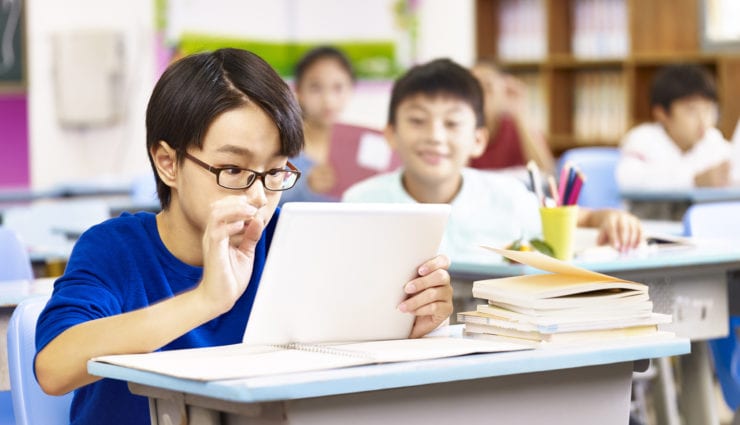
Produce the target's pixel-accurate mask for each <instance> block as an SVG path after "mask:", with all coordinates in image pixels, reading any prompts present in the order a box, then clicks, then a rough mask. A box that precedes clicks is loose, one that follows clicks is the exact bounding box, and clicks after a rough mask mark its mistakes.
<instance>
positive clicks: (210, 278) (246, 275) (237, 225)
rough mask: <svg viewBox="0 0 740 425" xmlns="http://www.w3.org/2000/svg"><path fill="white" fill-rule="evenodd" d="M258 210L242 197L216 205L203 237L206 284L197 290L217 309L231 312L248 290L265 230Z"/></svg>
mask: <svg viewBox="0 0 740 425" xmlns="http://www.w3.org/2000/svg"><path fill="white" fill-rule="evenodd" d="M257 212H258V209H257V208H256V207H254V206H252V205H250V204H249V202H248V201H247V199H245V198H244V197H243V196H228V197H226V198H223V199H220V200H218V201H216V202H214V203H213V205H212V206H211V214H210V216H209V218H208V223H207V225H206V229H205V231H204V233H203V280H202V281H201V283H200V285H199V287H198V290H201V291H202V293H203V296H204V299H205V300H206V301H207V302H209V303H210V304H209V305H210V306H212V307H213V308H214V309H215V313H216V314H222V313H223V312H226V311H228V310H229V309H231V307H232V306H233V305H234V303H235V302H236V300H237V299H239V297H240V296H241V295H242V294H243V293H244V291H245V290H246V289H247V284H248V283H249V279H250V278H251V276H252V267H253V265H254V252H255V247H256V246H257V243H258V242H259V240H260V237H261V236H262V231H263V229H264V228H265V222H264V219H263V218H262V217H261V216H260V215H259V214H258V213H257Z"/></svg>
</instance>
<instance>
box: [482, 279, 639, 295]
mask: <svg viewBox="0 0 740 425" xmlns="http://www.w3.org/2000/svg"><path fill="white" fill-rule="evenodd" d="M610 289H614V290H620V289H621V290H626V291H636V292H647V286H646V285H644V284H642V283H636V282H628V281H623V280H618V279H614V280H604V279H601V278H599V277H598V276H597V280H594V278H593V277H588V276H581V275H566V274H535V275H523V276H513V277H502V278H495V279H486V280H478V281H475V282H473V296H474V297H476V298H481V297H480V296H479V295H486V296H485V297H483V298H487V299H494V298H488V296H492V297H495V296H497V295H506V296H511V297H516V298H524V299H535V298H540V299H542V298H554V297H562V296H568V295H574V294H586V293H588V292H592V291H604V290H610ZM594 295H598V294H594ZM603 295H605V296H607V295H611V294H610V293H604V294H603Z"/></svg>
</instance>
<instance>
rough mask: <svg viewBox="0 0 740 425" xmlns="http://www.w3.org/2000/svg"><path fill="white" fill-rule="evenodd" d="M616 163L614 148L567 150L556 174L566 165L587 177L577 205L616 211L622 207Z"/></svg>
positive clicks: (617, 152) (559, 162)
mask: <svg viewBox="0 0 740 425" xmlns="http://www.w3.org/2000/svg"><path fill="white" fill-rule="evenodd" d="M618 161H619V149H618V148H616V147H607V146H596V147H582V148H573V149H569V150H567V151H565V152H563V154H562V155H561V156H560V158H559V159H558V163H557V173H558V174H557V175H560V170H562V169H563V167H564V166H565V164H566V163H570V164H571V165H575V166H577V167H578V168H579V169H580V170H581V172H583V174H584V175H585V177H586V180H585V181H584V183H583V187H582V189H581V193H580V196H579V198H578V205H580V206H583V207H588V208H619V209H623V208H624V204H623V202H622V199H621V197H620V196H619V186H618V185H617V179H616V177H615V175H614V173H615V170H616V168H617V162H618Z"/></svg>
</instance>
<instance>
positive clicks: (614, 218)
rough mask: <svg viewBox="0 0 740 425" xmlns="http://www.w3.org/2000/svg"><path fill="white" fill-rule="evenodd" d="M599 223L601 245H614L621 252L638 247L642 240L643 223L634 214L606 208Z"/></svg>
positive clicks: (598, 241)
mask: <svg viewBox="0 0 740 425" xmlns="http://www.w3.org/2000/svg"><path fill="white" fill-rule="evenodd" d="M600 213H601V214H603V215H602V217H601V220H600V221H601V223H600V224H599V236H598V238H597V240H596V241H597V243H598V244H599V245H607V244H609V245H612V246H613V247H614V248H616V249H617V250H619V251H620V252H625V251H629V250H630V249H634V248H637V247H638V245H639V244H640V241H642V238H643V231H642V223H640V220H639V219H638V218H637V217H635V216H634V215H632V214H630V213H627V212H624V211H618V210H604V211H603V212H600Z"/></svg>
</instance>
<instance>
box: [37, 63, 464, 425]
mask: <svg viewBox="0 0 740 425" xmlns="http://www.w3.org/2000/svg"><path fill="white" fill-rule="evenodd" d="M146 126H147V149H148V152H149V159H150V162H151V165H152V168H153V170H154V172H155V177H156V182H157V194H158V196H159V199H160V202H161V205H162V211H161V212H160V213H159V214H157V215H156V216H155V215H153V214H151V213H136V214H123V215H122V216H121V217H118V218H114V219H111V220H108V221H106V222H104V223H102V224H100V225H97V226H94V227H93V228H91V229H89V230H88V231H87V232H85V233H84V234H83V235H82V236H81V237H80V239H79V241H78V243H77V244H76V245H75V248H74V251H73V252H72V256H71V258H70V260H69V263H68V266H67V269H66V270H65V273H64V275H63V276H62V277H60V278H59V279H58V280H57V282H56V283H55V285H54V293H53V295H52V297H51V300H50V301H49V303H48V304H47V306H46V308H45V309H44V311H43V312H42V313H41V316H40V318H39V321H38V325H37V332H36V344H37V350H38V351H37V355H36V361H35V372H36V376H37V379H38V381H39V384H40V385H41V387H42V388H43V389H44V391H46V392H48V393H49V394H64V393H66V392H69V391H72V390H75V397H74V400H73V402H72V408H71V412H70V421H71V423H73V424H142V423H148V422H149V409H148V404H147V400H146V398H144V397H140V396H134V395H132V394H131V393H130V392H129V391H128V389H127V387H126V383H125V382H123V381H116V380H111V379H100V378H99V377H95V376H92V375H89V374H88V373H87V368H86V366H87V361H88V360H89V359H91V358H93V357H96V356H100V355H105V354H123V353H146V352H151V351H155V350H171V349H179V348H192V347H204V346H214V345H223V344H234V343H238V342H241V339H242V335H243V334H244V329H245V327H246V322H247V318H248V317H249V312H250V311H251V308H252V303H253V301H254V295H255V293H256V291H257V287H258V285H259V280H260V276H261V273H262V268H263V265H264V261H265V257H266V255H267V250H268V248H269V245H270V241H271V238H272V234H273V231H274V228H275V224H276V222H277V220H278V216H279V209H277V204H278V200H279V199H280V193H281V191H283V190H287V189H290V188H291V187H293V185H294V184H295V182H296V180H297V179H298V177H299V175H300V172H299V171H298V170H297V169H296V168H295V167H293V166H292V165H291V164H290V163H289V162H288V161H287V159H288V157H291V156H294V155H296V154H298V153H299V152H300V150H301V148H302V145H303V132H302V125H301V116H300V111H299V108H298V106H297V104H296V102H295V100H294V98H293V95H292V93H291V91H290V89H289V88H288V86H287V85H286V84H285V83H284V82H283V80H282V79H281V78H280V77H279V76H278V75H277V74H276V73H275V71H274V70H273V69H272V68H271V67H270V66H269V65H268V64H267V63H266V62H264V61H263V60H262V59H260V58H259V57H258V56H256V55H254V54H252V53H249V52H246V51H243V50H237V49H221V50H217V51H215V52H210V53H202V54H197V55H193V56H189V57H186V58H184V59H181V60H179V61H178V62H176V63H174V64H172V65H171V66H170V67H169V68H168V69H167V71H165V73H164V74H163V75H162V77H161V78H160V80H159V82H158V83H157V85H156V86H155V88H154V91H153V93H152V95H151V98H150V101H149V105H148V108H147V115H146ZM448 265H449V260H448V259H447V258H446V257H444V256H438V257H435V258H434V259H431V260H429V261H428V262H426V263H425V264H423V265H421V266H420V268H419V277H417V278H415V279H413V280H412V281H411V282H409V284H407V287H406V292H407V293H408V294H409V298H408V299H406V300H405V301H404V302H403V303H402V304H400V305H399V309H400V310H401V311H406V312H409V313H410V314H414V315H416V317H417V319H416V322H415V324H414V327H413V329H412V333H411V335H410V336H411V337H418V336H421V335H424V334H426V333H428V332H429V331H431V330H433V329H434V328H436V327H437V326H438V325H440V324H441V323H442V322H444V321H445V320H446V319H447V317H448V316H449V315H450V313H451V312H452V288H451V286H450V278H449V274H448V273H447V271H446V268H447V267H448Z"/></svg>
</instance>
